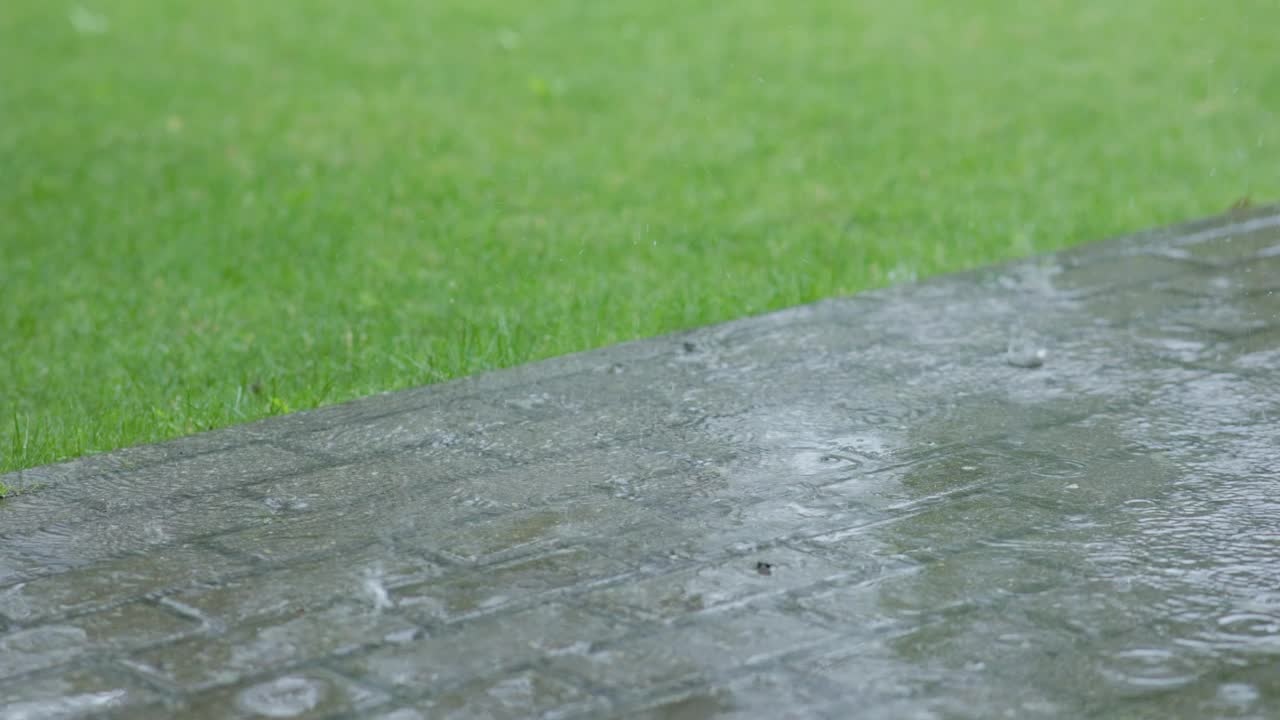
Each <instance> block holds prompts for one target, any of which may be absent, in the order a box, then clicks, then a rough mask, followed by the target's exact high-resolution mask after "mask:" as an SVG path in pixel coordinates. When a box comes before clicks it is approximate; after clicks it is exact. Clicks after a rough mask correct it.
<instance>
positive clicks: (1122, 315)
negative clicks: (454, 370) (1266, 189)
mask: <svg viewBox="0 0 1280 720" xmlns="http://www.w3.org/2000/svg"><path fill="white" fill-rule="evenodd" d="M1278 458H1280V211H1277V210H1275V209H1272V210H1262V211H1253V212H1249V213H1237V214H1234V215H1232V216H1228V217H1221V218H1216V219H1212V220H1207V221H1204V222H1199V223H1194V224H1190V225H1186V226H1182V227H1178V228H1173V229H1170V230H1158V231H1152V232H1149V233H1144V234H1140V235H1135V236H1131V237H1126V238H1121V239H1116V240H1111V241H1107V242H1102V243H1097V244H1092V245H1087V246H1084V247H1081V248H1078V249H1075V250H1072V251H1068V252H1066V253H1062V254H1060V255H1056V256H1051V257H1044V258H1036V259H1032V260H1028V261H1025V262H1019V263H1015V264H1012V265H1007V266H1002V267H996V268H990V269H985V270H981V271H977V272H973V273H966V274H960V275H952V276H946V277H941V278H937V279H934V280H931V281H928V282H925V283H921V284H915V285H908V286H902V287H896V288H891V289H888V290H884V291H876V292H871V293H865V294H862V295H858V296H856V297H852V298H844V299H837V300H830V301H824V302H820V303H816V304H813V305H808V306H804V307H798V308H794V309H790V310H786V311H783V312H779V313H775V314H771V315H766V316H762V317H756V318H749V319H745V320H740V321H736V322H732V323H728V324H725V325H720V326H715V327H709V328H705V329H701V330H696V331H693V332H688V333H683V334H679V335H675V336H669V337H663V338H657V339H653V340H646V341H642V342H635V343H629V344H625V345H621V346H617V347H611V348H606V349H603V350H598V351H594V352H589V353H584V354H580V355H574V356H569V357H564V358H559V359H556V360H552V361H548V362H542V363H536V364H533V365H529V366H525V367H520V368H515V369H512V370H507V371H502V372H496V373H492V374H488V375H483V376H479V377H475V378H470V379H466V380H461V381H457V382H452V383H447V384H443V385H438V386H432V387H427V388H422V389H418V390H411V391H406V392H400V393H395V394H388V395H380V396H375V397H371V398H366V399H363V400H360V401H358V402H354V403H350V404H347V405H342V406H336V407H330V408H325V409H322V410H317V411H313V412H306V413H299V414H296V415H290V416H285V417H279V418H274V419H271V420H267V421H264V422H260V423H255V424H252V425H247V426H241V427H236V428H230V429H227V430H222V431H217V432H212V433H207V434H203V435H198V436H194V437H190V438H185V439H182V440H178V441H175V442H172V443H167V444H163V445H155V446H145V447H138V448H132V449H128V450H123V451H120V452H115V453H110V454H106V455H98V456H92V457H87V458H84V459H81V460H77V461H73V462H70V463H66V464H62V465H55V466H48V467H42V468H37V469H34V470H29V471H25V472H23V473H17V474H13V475H9V476H6V477H4V478H3V482H5V483H7V484H10V485H16V486H18V487H28V488H32V489H31V491H30V492H27V493H24V494H22V495H19V496H16V497H12V498H10V499H8V500H4V501H0V718H2V719H4V720H11V719H15V718H43V717H79V716H81V715H90V714H93V713H106V714H109V715H111V714H114V715H117V716H119V717H128V718H150V717H184V718H206V717H207V718H223V717H308V718H310V717H330V716H344V717H353V718H355V717H359V718H396V719H397V720H405V719H407V718H418V717H431V718H435V717H511V718H523V717H531V716H538V715H540V714H546V715H548V716H553V717H626V718H643V717H670V718H710V717H742V718H770V719H771V718H783V717H830V718H849V717H884V718H903V717H921V718H925V717H930V718H931V717H974V718H992V717H1016V718H1034V717H1061V718H1080V717H1162V718H1163V717H1210V716H1214V717H1275V716H1277V715H1280V639H1278V638H1280V459H1278Z"/></svg>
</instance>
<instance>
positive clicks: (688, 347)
mask: <svg viewBox="0 0 1280 720" xmlns="http://www.w3.org/2000/svg"><path fill="white" fill-rule="evenodd" d="M697 349H698V346H697V345H694V344H693V343H691V342H687V343H685V344H684V351H685V352H687V353H691V352H695V351H697Z"/></svg>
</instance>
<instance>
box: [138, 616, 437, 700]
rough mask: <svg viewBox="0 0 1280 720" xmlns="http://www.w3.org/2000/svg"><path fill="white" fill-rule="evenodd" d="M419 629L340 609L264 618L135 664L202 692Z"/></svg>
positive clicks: (150, 653)
mask: <svg viewBox="0 0 1280 720" xmlns="http://www.w3.org/2000/svg"><path fill="white" fill-rule="evenodd" d="M414 631H415V627H414V626H413V625H412V624H411V623H408V622H406V621H404V620H401V619H400V618H397V617H395V616H392V615H388V614H385V613H381V612H378V611H375V610H370V609H368V608H362V607H358V606H356V607H352V606H347V605H337V606H334V607H331V608H328V609H325V610H319V611H312V612H300V613H298V612H295V613H287V614H284V615H277V616H272V617H265V618H259V619H257V620H254V621H252V622H248V623H244V624H241V625H238V626H236V627H234V628H232V629H230V630H229V631H228V632H226V633H225V634H221V635H215V636H209V637H196V638H192V639H190V640H185V641H182V642H177V643H173V644H169V645H165V646H163V647H159V648H155V649H152V650H145V651H141V652H136V653H133V654H132V655H130V661H131V663H132V666H133V667H136V668H138V669H140V670H141V671H144V672H147V673H151V674H154V675H156V676H159V677H161V678H163V679H164V680H166V681H168V682H170V683H173V684H174V685H177V686H179V687H181V688H183V689H184V690H199V689H204V688H208V687H211V686H215V685H223V684H227V683H232V682H236V681H239V680H240V679H242V678H245V677H250V676H254V675H257V674H259V673H262V672H266V671H267V670H271V669H275V668H280V667H287V666H290V665H295V664H299V663H303V662H305V661H308V660H311V659H314V658H320V657H327V656H330V655H341V654H346V653H351V652H355V651H357V650H359V649H360V648H361V647H363V646H366V645H373V644H377V643H379V642H386V643H395V642H398V641H400V639H402V638H405V637H411V636H412V634H413V633H414Z"/></svg>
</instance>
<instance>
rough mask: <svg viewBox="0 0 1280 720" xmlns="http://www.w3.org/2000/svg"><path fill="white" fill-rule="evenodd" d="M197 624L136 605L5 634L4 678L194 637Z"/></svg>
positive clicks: (1, 651)
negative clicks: (85, 657) (73, 661)
mask: <svg viewBox="0 0 1280 720" xmlns="http://www.w3.org/2000/svg"><path fill="white" fill-rule="evenodd" d="M198 629H199V628H198V625H197V624H196V623H193V622H191V621H190V620H187V619H183V618H181V617H179V616H177V615H174V614H173V613H170V612H166V611H165V610H164V609H163V608H160V607H158V606H157V605H155V604H152V603H148V602H142V601H139V602H131V603H127V604H125V605H119V606H116V607H113V608H109V609H106V610H102V611H99V612H96V613H93V614H90V615H81V616H78V617H75V618H71V619H69V620H64V621H62V622H61V623H58V624H56V625H55V624H45V625H37V626H35V627H32V628H29V629H25V630H14V631H11V632H9V633H7V634H5V635H0V678H5V677H9V676H12V675H20V674H23V673H27V672H31V671H33V670H39V669H41V668H44V667H47V666H49V665H56V664H59V663H62V662H66V661H68V660H73V659H77V658H80V657H82V656H89V655H95V654H100V653H103V652H107V651H122V650H129V649H132V648H135V647H143V646H147V645H155V644H159V643H162V642H165V641H171V640H174V639H177V638H181V637H183V636H186V635H190V634H192V633H194V632H196V631H197V630H198Z"/></svg>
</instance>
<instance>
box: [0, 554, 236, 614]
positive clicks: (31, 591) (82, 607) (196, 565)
mask: <svg viewBox="0 0 1280 720" xmlns="http://www.w3.org/2000/svg"><path fill="white" fill-rule="evenodd" d="M244 567H245V566H244V565H243V564H240V563H236V562H235V561H232V560H229V559H227V558H226V557H224V556H222V555H219V554H217V553H215V552H212V551H210V550H206V549H204V548H202V547H199V546H192V545H163V546H157V547H155V548H154V549H152V550H151V551H150V552H148V553H147V554H145V555H126V556H123V557H120V558H116V559H114V560H110V561H106V562H102V563H99V564H96V565H90V566H87V567H83V568H79V569H76V570H72V571H68V572H63V573H61V574H57V575H46V576H42V577H38V578H36V579H34V580H29V581H26V582H20V583H15V584H13V585H9V586H7V587H4V588H0V613H4V615H5V616H6V617H8V618H9V619H11V620H15V621H17V622H20V623H23V624H27V625H31V624H34V623H36V622H40V621H43V620H44V619H47V618H54V617H57V616H60V615H66V614H68V613H80V612H87V611H91V610H95V609H99V608H103V607H108V606H111V605H115V604H121V603H124V602H127V601H129V600H134V599H138V598H141V597H143V596H145V595H148V594H153V593H164V592H170V591H174V590H177V589H180V588H183V587H187V586H189V585H190V584H192V583H194V582H197V581H212V580H214V579H216V578H219V577H222V576H223V575H227V574H231V573H234V572H237V571H242V570H243V569H244Z"/></svg>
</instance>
